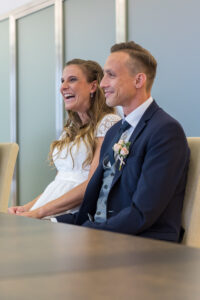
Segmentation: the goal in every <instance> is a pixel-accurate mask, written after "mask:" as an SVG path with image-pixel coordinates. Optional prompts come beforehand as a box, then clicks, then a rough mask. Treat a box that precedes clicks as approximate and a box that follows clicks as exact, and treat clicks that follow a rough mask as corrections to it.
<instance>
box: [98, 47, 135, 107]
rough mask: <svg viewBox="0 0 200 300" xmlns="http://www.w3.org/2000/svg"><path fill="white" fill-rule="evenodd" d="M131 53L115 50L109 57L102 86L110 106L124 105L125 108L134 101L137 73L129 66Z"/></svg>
mask: <svg viewBox="0 0 200 300" xmlns="http://www.w3.org/2000/svg"><path fill="white" fill-rule="evenodd" d="M129 59H130V58H129V55H128V54H127V53H126V52H122V51H119V52H114V53H111V54H110V56H109V57H108V59H107V61H106V63H105V66H104V77H103V79H102V81H101V84H100V85H101V87H102V88H103V90H104V93H105V97H106V103H107V105H108V106H111V107H113V106H118V105H119V106H122V107H123V109H124V108H126V107H129V106H130V104H131V103H132V101H133V99H134V97H135V93H136V88H135V79H136V75H133V74H131V72H130V69H129V67H128V62H129Z"/></svg>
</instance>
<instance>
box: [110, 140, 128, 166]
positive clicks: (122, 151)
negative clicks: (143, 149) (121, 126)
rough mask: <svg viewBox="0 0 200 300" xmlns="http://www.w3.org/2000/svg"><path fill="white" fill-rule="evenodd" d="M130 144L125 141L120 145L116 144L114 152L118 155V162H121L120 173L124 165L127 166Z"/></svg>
mask: <svg viewBox="0 0 200 300" xmlns="http://www.w3.org/2000/svg"><path fill="white" fill-rule="evenodd" d="M130 144H131V143H130V142H127V143H126V142H125V141H124V140H119V141H118V143H116V144H114V146H113V151H114V152H115V154H116V161H117V160H119V161H120V164H119V171H120V170H121V168H122V165H125V162H124V159H125V158H126V157H127V155H128V154H129V148H130Z"/></svg>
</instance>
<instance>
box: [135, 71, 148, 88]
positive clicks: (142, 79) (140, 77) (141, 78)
mask: <svg viewBox="0 0 200 300" xmlns="http://www.w3.org/2000/svg"><path fill="white" fill-rule="evenodd" d="M146 81H147V76H146V74H144V73H138V74H137V75H136V76H135V87H136V89H140V88H141V87H143V86H144V85H145V84H146Z"/></svg>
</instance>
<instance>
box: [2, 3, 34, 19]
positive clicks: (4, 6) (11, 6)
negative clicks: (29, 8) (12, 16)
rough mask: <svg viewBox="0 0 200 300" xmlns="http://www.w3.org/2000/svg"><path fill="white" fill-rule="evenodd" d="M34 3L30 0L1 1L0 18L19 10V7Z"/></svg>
mask: <svg viewBox="0 0 200 300" xmlns="http://www.w3.org/2000/svg"><path fill="white" fill-rule="evenodd" d="M30 2H35V1H31V0H4V1H3V0H2V1H0V16H1V15H4V14H7V13H9V12H10V11H11V10H14V9H16V8H19V7H20V6H22V5H24V4H27V3H30Z"/></svg>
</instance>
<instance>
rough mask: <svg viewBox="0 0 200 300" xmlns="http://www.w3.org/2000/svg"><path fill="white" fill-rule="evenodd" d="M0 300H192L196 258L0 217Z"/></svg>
mask: <svg viewBox="0 0 200 300" xmlns="http://www.w3.org/2000/svg"><path fill="white" fill-rule="evenodd" d="M0 299H1V300H4V299H6V300H7V299H14V300H18V299H20V300H22V299H26V300H29V299H39V300H40V299H41V300H43V299H55V300H59V299H67V300H68V299H69V300H71V299H72V300H73V299H94V300H98V299H135V300H140V299H145V300H146V299H153V300H156V299H159V300H160V299H161V300H165V299H167V300H174V299H175V300H178V299H181V300H182V299H188V300H195V299H198V300H199V299H200V250H199V249H195V248H189V247H185V246H182V245H176V244H173V243H167V242H160V241H154V240H150V239H143V238H139V237H134V236H130V235H123V234H115V233H110V232H106V231H98V230H92V229H87V228H83V227H78V226H71V225H66V224H54V223H51V222H49V221H42V220H33V219H28V218H25V217H19V216H11V215H7V214H2V213H0Z"/></svg>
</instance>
